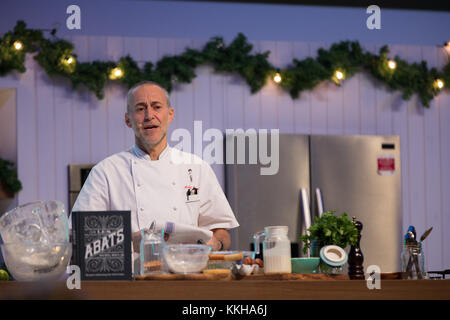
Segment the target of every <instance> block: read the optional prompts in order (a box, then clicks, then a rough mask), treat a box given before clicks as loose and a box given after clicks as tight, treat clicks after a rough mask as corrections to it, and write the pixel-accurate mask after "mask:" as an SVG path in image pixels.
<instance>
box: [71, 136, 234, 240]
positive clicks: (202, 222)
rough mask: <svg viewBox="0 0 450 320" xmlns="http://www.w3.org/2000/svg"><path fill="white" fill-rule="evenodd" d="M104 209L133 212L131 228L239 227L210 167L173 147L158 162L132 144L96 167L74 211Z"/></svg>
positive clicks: (133, 229)
mask: <svg viewBox="0 0 450 320" xmlns="http://www.w3.org/2000/svg"><path fill="white" fill-rule="evenodd" d="M194 189H196V190H194ZM195 193H196V194H195ZM104 210H130V211H131V231H132V232H136V231H139V230H141V229H144V228H148V227H149V226H150V224H151V222H152V221H153V220H159V221H171V222H174V223H184V224H188V225H192V226H198V227H201V228H204V229H208V230H211V229H215V228H225V229H231V228H235V227H238V226H239V224H238V222H237V221H236V218H235V216H234V214H233V211H232V210H231V208H230V205H229V203H228V201H227V199H226V197H225V195H224V193H223V191H222V188H221V187H220V184H219V182H218V181H217V178H216V176H215V174H214V171H213V170H212V169H211V166H210V165H209V164H208V163H207V162H205V161H203V160H202V159H200V158H199V157H197V156H195V155H192V154H189V153H185V152H182V151H180V150H178V149H175V148H171V147H169V146H167V147H166V149H164V151H163V152H162V153H161V155H160V156H159V159H158V160H153V161H152V160H151V159H150V156H149V155H148V154H146V153H145V152H144V151H142V150H141V149H140V148H139V147H137V146H136V145H134V146H133V147H132V148H130V149H129V150H127V151H123V152H120V153H117V154H114V155H112V156H110V157H108V158H106V159H104V160H102V161H101V162H99V163H98V164H97V165H96V166H95V167H93V168H92V170H91V172H90V174H89V176H88V178H87V179H86V181H85V183H84V185H83V188H82V189H81V192H80V194H79V195H78V198H77V200H76V202H75V204H74V206H73V209H72V212H74V211H104ZM70 220H71V219H69V221H70Z"/></svg>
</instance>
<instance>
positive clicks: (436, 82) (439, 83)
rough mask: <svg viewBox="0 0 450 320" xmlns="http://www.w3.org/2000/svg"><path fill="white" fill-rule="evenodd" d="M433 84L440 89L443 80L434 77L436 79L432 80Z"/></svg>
mask: <svg viewBox="0 0 450 320" xmlns="http://www.w3.org/2000/svg"><path fill="white" fill-rule="evenodd" d="M434 85H435V87H436V88H438V89H439V90H440V89H442V88H444V81H442V80H441V79H436V81H434Z"/></svg>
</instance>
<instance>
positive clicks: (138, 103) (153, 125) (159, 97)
mask: <svg viewBox="0 0 450 320" xmlns="http://www.w3.org/2000/svg"><path fill="white" fill-rule="evenodd" d="M128 108H129V109H128V112H127V113H126V114H125V122H126V124H127V126H128V127H130V128H132V129H133V131H134V135H135V140H136V144H137V145H138V146H139V147H145V148H146V149H147V148H154V147H156V146H157V145H159V144H160V143H163V145H164V146H165V145H166V143H167V131H168V129H169V124H170V123H171V122H172V120H173V113H174V110H173V108H169V106H168V104H167V99H166V95H165V93H164V91H163V90H161V88H159V87H158V86H155V85H151V84H145V85H142V86H140V87H138V88H137V89H136V90H135V91H134V93H133V95H132V97H131V99H130V102H129V106H128Z"/></svg>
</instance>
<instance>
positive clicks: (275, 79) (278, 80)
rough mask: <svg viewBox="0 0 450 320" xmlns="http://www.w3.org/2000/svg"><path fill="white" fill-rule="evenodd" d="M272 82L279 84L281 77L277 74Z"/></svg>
mask: <svg viewBox="0 0 450 320" xmlns="http://www.w3.org/2000/svg"><path fill="white" fill-rule="evenodd" d="M273 81H275V82H276V83H280V82H281V75H280V74H279V73H278V72H277V73H276V74H275V76H274V77H273Z"/></svg>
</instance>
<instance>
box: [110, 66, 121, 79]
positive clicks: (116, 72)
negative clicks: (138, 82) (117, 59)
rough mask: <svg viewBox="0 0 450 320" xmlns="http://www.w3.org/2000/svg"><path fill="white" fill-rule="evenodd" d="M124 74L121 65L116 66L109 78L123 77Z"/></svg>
mask: <svg viewBox="0 0 450 320" xmlns="http://www.w3.org/2000/svg"><path fill="white" fill-rule="evenodd" d="M122 76H123V71H122V69H120V68H119V67H115V68H114V69H112V70H111V73H110V75H109V78H110V79H111V80H116V79H119V78H122Z"/></svg>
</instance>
